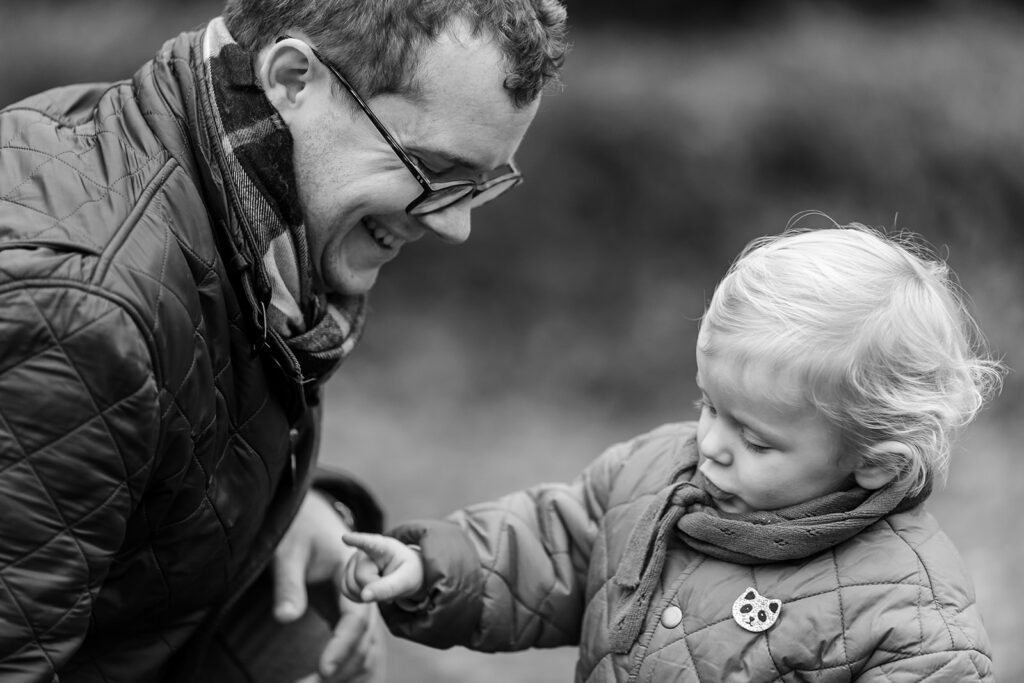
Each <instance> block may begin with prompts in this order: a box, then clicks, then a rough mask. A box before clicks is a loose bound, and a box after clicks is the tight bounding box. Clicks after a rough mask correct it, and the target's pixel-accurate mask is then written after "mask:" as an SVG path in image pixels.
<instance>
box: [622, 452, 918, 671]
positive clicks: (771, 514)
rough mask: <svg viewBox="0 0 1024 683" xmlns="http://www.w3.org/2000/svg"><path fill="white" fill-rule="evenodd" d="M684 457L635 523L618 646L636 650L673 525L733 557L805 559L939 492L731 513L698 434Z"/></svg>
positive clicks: (690, 539) (892, 491)
mask: <svg viewBox="0 0 1024 683" xmlns="http://www.w3.org/2000/svg"><path fill="white" fill-rule="evenodd" d="M682 457H683V462H682V464H681V466H680V468H679V469H678V470H677V473H676V476H674V477H673V478H672V481H673V482H675V483H673V484H671V485H669V486H667V487H665V488H664V489H662V490H661V491H660V492H659V493H658V494H657V495H656V496H655V498H654V500H653V501H652V502H651V504H650V505H649V506H648V507H647V508H646V509H645V510H644V513H643V514H642V515H641V516H640V519H639V520H638V521H637V523H636V525H635V526H634V527H633V533H632V534H631V535H630V537H629V541H628V543H627V545H626V549H625V552H624V553H623V556H622V560H621V561H620V563H619V567H618V570H617V571H616V573H615V577H614V579H613V581H614V582H615V584H616V586H618V587H619V588H620V589H621V591H620V592H619V593H618V594H617V599H615V600H614V604H611V605H609V613H610V614H611V615H612V632H611V636H610V641H611V646H612V648H613V650H614V651H616V652H620V653H625V652H628V651H629V648H630V647H632V645H633V642H634V641H635V640H636V638H637V636H638V635H639V634H640V629H641V627H642V626H643V621H644V617H645V616H646V614H647V609H648V607H649V605H650V600H651V595H652V594H653V593H654V589H655V586H656V585H657V583H658V581H659V580H660V578H661V570H662V568H663V567H664V564H665V553H666V546H667V543H668V534H669V533H670V532H671V531H672V530H673V529H674V530H675V533H676V534H677V536H678V537H679V538H680V539H681V540H682V541H683V542H685V543H686V544H687V545H689V546H690V547H692V548H694V549H695V550H698V551H700V552H702V553H704V554H706V555H710V556H711V557H714V558H717V559H719V560H724V561H726V562H735V563H738V564H749V565H756V564H766V563H770V562H785V561H788V560H799V559H803V558H806V557H810V556H812V555H815V554H817V553H819V552H821V551H823V550H827V549H828V548H831V547H833V546H835V545H838V544H839V543H842V542H843V541H845V540H847V539H850V538H852V537H853V536H855V535H856V534H858V533H859V532H861V531H862V530H864V529H866V528H867V527H869V526H871V525H872V524H874V523H875V522H877V521H878V520H880V519H882V518H883V517H885V516H886V515H888V514H890V513H893V512H900V511H902V510H907V509H910V508H911V507H913V506H915V505H917V504H918V503H920V502H922V501H923V500H924V499H925V498H927V497H928V494H929V493H930V492H931V488H930V485H929V487H928V488H926V490H925V491H924V492H922V493H921V494H919V495H917V496H913V497H908V496H907V495H906V492H905V491H904V490H902V489H899V488H897V487H894V486H892V485H889V486H885V487H883V488H881V489H878V490H875V491H869V490H867V489H863V488H861V487H859V486H855V487H853V488H851V489H848V490H845V491H837V492H835V493H830V494H827V495H824V496H821V497H820V498H815V499H813V500H809V501H807V502H804V503H800V504H798V505H793V506H791V507H788V508H782V509H779V510H770V511H759V512H751V513H744V514H728V513H722V512H719V511H718V510H717V509H715V507H714V506H713V501H712V499H711V497H710V496H709V495H708V494H707V492H706V491H705V490H704V488H703V483H704V477H703V476H702V475H701V473H700V472H698V471H697V469H696V468H697V464H698V458H699V456H698V454H697V447H696V443H695V441H694V440H693V439H691V440H690V441H689V442H687V443H686V444H685V446H684V448H683V456H682ZM680 479H685V481H682V482H680Z"/></svg>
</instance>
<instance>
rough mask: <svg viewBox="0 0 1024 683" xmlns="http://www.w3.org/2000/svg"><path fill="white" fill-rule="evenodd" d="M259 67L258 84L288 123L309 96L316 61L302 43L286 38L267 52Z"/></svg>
mask: <svg viewBox="0 0 1024 683" xmlns="http://www.w3.org/2000/svg"><path fill="white" fill-rule="evenodd" d="M261 57H262V59H261V60H260V64H259V72H258V74H259V82H260V86H261V87H262V88H263V91H264V93H266V95H267V99H268V100H270V103H271V104H272V105H274V108H275V109H277V111H278V113H279V114H281V117H282V118H284V120H285V122H286V123H287V122H288V119H289V114H290V113H291V112H292V111H293V110H294V109H297V108H298V107H299V106H300V105H301V104H302V102H303V101H304V99H305V97H304V95H308V93H309V91H308V87H309V85H310V84H312V83H313V81H314V79H315V78H317V76H318V74H317V71H318V70H317V69H316V68H315V64H316V60H315V58H314V57H313V53H312V51H311V50H310V49H309V46H308V45H306V44H305V43H304V42H302V41H301V40H298V39H295V38H286V39H285V40H282V41H279V42H277V43H274V44H273V45H271V46H270V47H268V48H266V50H265V51H264V53H263V55H261Z"/></svg>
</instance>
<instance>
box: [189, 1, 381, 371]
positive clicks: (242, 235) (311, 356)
mask: <svg viewBox="0 0 1024 683" xmlns="http://www.w3.org/2000/svg"><path fill="white" fill-rule="evenodd" d="M202 63H203V65H204V69H203V73H202V78H201V81H202V87H201V88H200V99H201V100H203V105H204V106H205V108H206V112H207V118H208V120H210V121H211V122H212V126H213V130H212V135H211V137H212V138H213V139H214V141H215V144H214V145H213V146H212V147H213V153H214V157H215V161H216V164H217V166H218V168H219V169H220V171H221V174H222V176H223V178H224V184H225V190H226V193H227V195H228V198H229V200H230V201H231V204H232V208H233V209H234V213H235V215H236V216H237V217H238V220H237V222H235V223H233V224H229V225H227V226H226V229H227V230H228V232H229V235H228V240H229V241H230V243H231V246H232V248H233V249H234V250H236V253H235V254H234V257H233V258H232V259H231V261H232V263H231V265H232V266H234V267H235V268H236V270H238V271H239V272H241V282H242V288H243V290H244V292H243V293H244V295H245V297H246V299H248V301H249V304H250V306H251V307H252V314H253V317H254V322H255V324H256V327H257V329H258V330H259V332H260V333H261V334H263V335H264V338H265V340H268V341H272V342H275V343H277V345H278V347H279V348H280V349H281V353H282V354H283V355H284V357H285V358H286V359H289V360H291V361H292V362H291V363H279V364H280V365H281V366H282V368H284V369H285V371H286V372H288V373H289V374H290V375H292V376H293V378H294V379H296V380H297V381H299V382H301V383H303V384H310V383H321V382H323V381H325V380H326V379H327V378H328V377H329V376H330V375H331V373H332V372H333V371H334V370H335V369H337V367H338V366H339V365H340V364H341V361H342V360H344V358H345V357H346V356H347V355H348V353H349V352H350V351H351V350H352V347H354V346H355V344H356V341H357V340H358V339H359V335H360V333H361V332H362V328H363V321H364V318H365V310H366V297H365V296H348V297H345V296H333V295H332V296H331V297H327V296H325V295H323V294H318V293H317V292H316V291H314V288H313V272H312V266H311V263H310V257H309V250H308V247H307V245H306V231H305V226H304V225H303V223H302V215H301V213H300V211H299V202H298V193H297V190H296V187H295V173H294V170H293V166H292V137H291V134H290V133H289V131H288V128H287V126H286V125H285V123H284V121H283V120H282V119H281V117H280V115H279V114H278V113H277V110H276V109H274V107H273V106H272V105H271V104H270V102H269V100H267V98H266V96H265V95H264V93H263V90H262V89H261V88H260V86H259V84H258V82H257V80H256V74H255V72H254V71H253V65H252V55H251V54H250V53H249V52H247V51H246V50H244V49H243V48H242V47H241V46H240V45H238V44H237V43H236V42H235V41H234V39H233V38H232V37H231V34H230V33H228V30H227V27H226V26H225V25H224V21H223V19H221V18H220V17H217V18H215V19H213V20H212V21H210V23H209V24H208V25H207V27H206V32H205V34H204V36H203V41H202ZM289 365H290V366H292V370H289V367H288V366H289Z"/></svg>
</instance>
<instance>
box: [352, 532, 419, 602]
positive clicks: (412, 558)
mask: <svg viewBox="0 0 1024 683" xmlns="http://www.w3.org/2000/svg"><path fill="white" fill-rule="evenodd" d="M342 540H343V541H345V543H347V544H349V545H350V546H352V547H354V548H359V550H360V551H361V552H357V553H354V554H353V555H352V557H351V558H350V559H349V561H348V564H347V565H345V579H344V583H343V585H342V592H343V593H345V595H346V597H348V598H349V599H351V600H356V601H359V602H390V601H392V600H398V599H400V598H407V597H411V596H414V595H415V594H416V593H417V592H419V590H420V589H421V588H422V587H423V559H422V558H421V557H420V553H419V550H418V549H416V548H413V547H411V546H408V545H406V544H404V543H402V542H401V541H398V540H395V539H393V538H389V537H388V536H381V535H379V534H363V533H351V534H345V535H344V536H343V537H342Z"/></svg>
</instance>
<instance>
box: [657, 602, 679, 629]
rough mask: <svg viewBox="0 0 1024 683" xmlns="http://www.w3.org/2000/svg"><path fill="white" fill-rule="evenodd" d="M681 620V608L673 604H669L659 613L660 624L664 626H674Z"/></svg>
mask: <svg viewBox="0 0 1024 683" xmlns="http://www.w3.org/2000/svg"><path fill="white" fill-rule="evenodd" d="M682 621H683V610H681V609H679V608H678V607H676V606H675V605H669V606H668V607H666V608H665V611H664V612H662V613H661V625H662V626H664V627H665V628H675V627H676V626H679V624H680V623H681V622H682Z"/></svg>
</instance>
